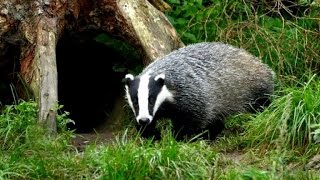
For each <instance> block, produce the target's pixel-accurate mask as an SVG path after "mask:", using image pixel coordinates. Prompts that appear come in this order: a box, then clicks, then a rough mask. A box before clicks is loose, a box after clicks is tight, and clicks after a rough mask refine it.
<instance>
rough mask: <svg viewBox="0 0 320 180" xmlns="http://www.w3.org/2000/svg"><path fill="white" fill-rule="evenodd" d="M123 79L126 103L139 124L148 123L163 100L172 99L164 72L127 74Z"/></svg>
mask: <svg viewBox="0 0 320 180" xmlns="http://www.w3.org/2000/svg"><path fill="white" fill-rule="evenodd" d="M125 80H126V84H125V88H126V98H127V101H128V104H129V105H130V107H131V109H132V111H133V113H134V115H135V117H136V121H137V122H138V123H139V124H141V125H148V124H150V123H151V121H152V120H153V118H154V116H155V114H156V113H157V110H158V109H159V107H160V106H161V105H162V104H163V103H164V102H165V101H173V95H172V93H171V92H170V91H169V90H168V88H167V87H166V85H165V74H159V75H156V76H151V75H149V74H144V75H142V76H140V77H134V76H133V75H131V74H127V75H126V76H125Z"/></svg>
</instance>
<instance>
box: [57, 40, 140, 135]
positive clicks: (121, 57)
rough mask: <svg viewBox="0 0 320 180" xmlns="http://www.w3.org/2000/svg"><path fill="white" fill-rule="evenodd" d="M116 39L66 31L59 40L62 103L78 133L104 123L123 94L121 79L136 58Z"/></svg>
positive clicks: (59, 76)
mask: <svg viewBox="0 0 320 180" xmlns="http://www.w3.org/2000/svg"><path fill="white" fill-rule="evenodd" d="M102 42H104V43H102ZM115 42H119V41H112V42H110V39H108V36H105V35H100V36H99V37H98V38H95V36H94V35H92V34H85V35H83V34H81V35H78V36H77V35H72V36H70V35H66V36H65V37H63V38H62V39H61V40H60V41H59V42H58V45H57V67H58V96H59V104H61V105H64V108H63V109H62V110H63V111H67V112H69V113H70V116H69V117H70V118H71V119H72V120H73V121H74V122H75V124H74V125H73V124H69V125H68V127H69V128H70V129H75V130H76V132H78V133H88V132H92V131H93V130H94V129H97V128H99V126H101V125H104V124H105V123H106V121H107V119H108V118H109V115H110V113H111V111H112V110H113V109H114V105H115V104H116V101H118V100H119V97H120V99H121V98H123V93H124V86H123V82H122V80H123V77H124V76H125V74H126V73H127V72H128V69H130V68H131V66H132V64H130V62H133V61H132V60H130V59H128V57H130V55H129V54H128V53H125V54H122V53H123V52H121V51H119V49H120V48H121V47H122V46H120V45H118V44H117V43H115ZM106 44H109V45H110V46H107V45H106ZM127 52H129V51H127ZM132 57H134V56H132ZM135 64H139V63H137V62H135Z"/></svg>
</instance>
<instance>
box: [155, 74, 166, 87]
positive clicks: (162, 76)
mask: <svg viewBox="0 0 320 180" xmlns="http://www.w3.org/2000/svg"><path fill="white" fill-rule="evenodd" d="M165 78H166V76H165V74H159V75H157V76H156V77H155V78H154V80H155V81H156V82H157V83H159V84H160V85H161V86H163V85H164V79H165Z"/></svg>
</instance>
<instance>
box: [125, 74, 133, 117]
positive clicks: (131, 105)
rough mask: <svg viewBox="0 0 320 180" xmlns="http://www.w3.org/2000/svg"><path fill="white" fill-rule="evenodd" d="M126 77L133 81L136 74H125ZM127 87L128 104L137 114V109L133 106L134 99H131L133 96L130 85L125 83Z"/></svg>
mask: <svg viewBox="0 0 320 180" xmlns="http://www.w3.org/2000/svg"><path fill="white" fill-rule="evenodd" d="M125 78H126V79H130V80H131V81H133V80H134V76H133V75H132V74H127V75H126V76H125ZM125 88H126V97H127V101H128V104H129V106H130V107H131V109H132V111H133V114H134V115H135V116H136V111H135V110H134V107H133V103H132V99H131V96H130V94H129V87H128V85H125Z"/></svg>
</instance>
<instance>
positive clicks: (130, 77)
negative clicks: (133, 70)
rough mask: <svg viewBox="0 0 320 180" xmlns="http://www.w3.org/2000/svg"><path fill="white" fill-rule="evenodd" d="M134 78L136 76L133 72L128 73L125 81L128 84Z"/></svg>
mask: <svg viewBox="0 0 320 180" xmlns="http://www.w3.org/2000/svg"><path fill="white" fill-rule="evenodd" d="M133 79H134V76H133V75H132V74H127V75H126V76H125V83H126V85H128V84H129V83H130V82H131V81H133Z"/></svg>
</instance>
